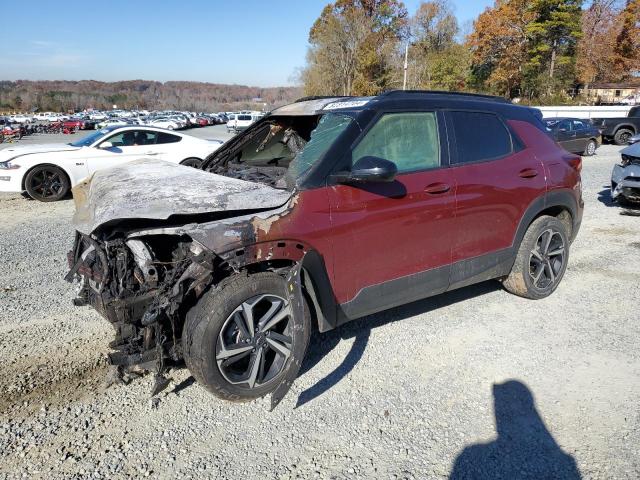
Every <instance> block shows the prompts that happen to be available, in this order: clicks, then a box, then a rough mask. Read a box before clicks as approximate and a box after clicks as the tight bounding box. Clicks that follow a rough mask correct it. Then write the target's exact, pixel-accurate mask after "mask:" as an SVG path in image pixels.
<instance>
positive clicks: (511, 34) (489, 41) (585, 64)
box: [301, 0, 640, 102]
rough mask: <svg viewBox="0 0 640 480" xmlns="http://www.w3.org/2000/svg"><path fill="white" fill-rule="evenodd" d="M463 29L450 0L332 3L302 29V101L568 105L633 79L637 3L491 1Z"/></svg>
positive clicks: (639, 43) (639, 36) (639, 54)
mask: <svg viewBox="0 0 640 480" xmlns="http://www.w3.org/2000/svg"><path fill="white" fill-rule="evenodd" d="M468 30H469V31H466V32H463V31H462V29H461V27H460V25H459V24H458V21H457V19H456V17H455V15H454V11H453V7H452V4H451V3H450V1H449V0H431V1H424V2H422V3H421V4H420V5H419V7H418V8H417V11H416V12H415V13H414V14H413V15H409V13H408V11H407V9H406V7H405V5H404V4H403V3H402V1H400V0H337V1H335V2H334V3H331V4H329V5H327V6H326V7H325V8H324V10H323V11H322V13H321V15H320V17H319V18H318V19H317V20H316V22H315V23H314V25H313V26H312V28H311V30H310V32H309V44H310V47H309V49H308V52H307V64H306V66H305V68H304V69H303V70H302V72H301V83H302V84H303V85H304V91H305V94H307V95H334V94H338V95H372V94H377V93H379V92H381V91H383V90H386V89H390V88H402V86H403V83H404V81H405V80H404V68H403V65H404V60H405V53H406V54H407V60H408V61H407V69H406V84H407V88H409V89H427V90H456V91H471V92H483V93H492V94H496V95H501V96H504V97H508V98H516V97H518V98H521V99H523V100H529V101H533V100H535V101H538V102H558V101H567V100H569V96H570V95H572V94H574V93H575V92H576V91H577V90H578V88H589V86H590V85H593V84H594V83H598V82H622V81H627V80H630V79H635V77H638V76H639V75H640V0H592V1H589V2H584V1H583V0H495V3H494V5H493V6H492V7H489V8H487V9H486V10H485V11H484V12H483V13H481V14H480V15H479V17H478V18H477V19H476V20H475V21H474V22H473V24H472V26H471V27H470V28H469V29H468Z"/></svg>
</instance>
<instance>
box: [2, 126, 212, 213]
mask: <svg viewBox="0 0 640 480" xmlns="http://www.w3.org/2000/svg"><path fill="white" fill-rule="evenodd" d="M221 144H222V141H220V140H202V139H199V138H195V137H192V136H190V135H185V134H183V133H178V132H172V131H168V130H165V129H162V128H154V127H141V126H138V125H130V126H126V127H122V126H111V127H107V128H103V129H101V130H97V131H95V132H93V133H91V134H89V135H87V136H86V137H84V138H81V139H79V140H77V141H75V142H72V143H68V144H48V145H30V146H27V145H24V146H17V147H10V148H6V149H4V150H0V192H23V191H26V192H27V194H28V195H29V196H30V197H31V198H33V199H35V200H40V201H42V202H52V201H55V200H60V199H61V198H63V197H64V196H65V195H67V193H68V192H69V190H70V189H71V188H72V187H74V186H75V185H77V184H78V183H80V182H81V181H82V180H84V179H85V178H87V177H89V176H90V175H92V174H93V173H94V172H95V171H96V170H100V169H103V168H109V167H115V166H117V165H121V164H123V163H126V162H129V161H132V160H136V159H138V158H144V157H152V158H158V159H161V160H166V161H169V162H174V163H180V164H182V165H188V166H191V167H197V166H199V165H200V163H202V161H203V160H204V159H205V158H206V157H207V156H208V155H210V154H211V153H212V152H214V151H215V150H217V149H218V147H219V146H220V145H221Z"/></svg>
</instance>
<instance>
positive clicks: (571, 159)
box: [562, 155, 582, 173]
mask: <svg viewBox="0 0 640 480" xmlns="http://www.w3.org/2000/svg"><path fill="white" fill-rule="evenodd" d="M562 158H563V159H564V160H566V161H567V163H568V164H569V165H571V167H572V168H573V169H574V170H575V171H576V172H578V173H580V172H581V171H582V157H581V156H580V155H563V156H562Z"/></svg>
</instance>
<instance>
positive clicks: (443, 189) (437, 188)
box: [424, 182, 451, 195]
mask: <svg viewBox="0 0 640 480" xmlns="http://www.w3.org/2000/svg"><path fill="white" fill-rule="evenodd" d="M449 190H451V186H450V185H447V184H446V183H440V182H438V183H432V184H431V185H427V186H426V187H425V189H424V191H425V192H427V193H429V194H431V195H438V194H441V193H447V192H448V191H449Z"/></svg>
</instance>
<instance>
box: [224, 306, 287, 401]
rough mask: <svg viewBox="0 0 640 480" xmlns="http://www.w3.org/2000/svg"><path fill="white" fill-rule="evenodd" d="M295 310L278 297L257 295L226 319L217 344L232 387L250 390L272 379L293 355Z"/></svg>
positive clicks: (225, 376) (226, 376) (225, 373)
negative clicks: (245, 387)
mask: <svg viewBox="0 0 640 480" xmlns="http://www.w3.org/2000/svg"><path fill="white" fill-rule="evenodd" d="M292 325H293V322H292V310H291V306H290V304H289V303H288V302H287V301H286V300H285V299H283V298H282V297H279V296H277V295H271V294H268V295H257V296H255V297H252V298H250V299H248V300H246V301H244V302H243V303H242V304H241V305H239V306H238V307H237V308H236V309H235V310H234V311H233V312H232V313H231V315H229V317H228V318H227V319H226V320H225V322H224V324H223V325H222V328H221V329H220V334H219V335H218V344H217V345H216V363H217V364H218V369H219V370H220V373H221V374H222V376H223V377H224V378H225V379H226V380H227V381H228V382H229V383H232V384H244V385H245V386H247V387H248V388H250V389H253V388H256V387H259V386H261V385H264V384H265V383H267V382H269V381H270V380H273V379H274V378H275V377H277V376H278V375H279V374H280V373H281V372H282V371H283V370H284V367H285V365H286V363H287V360H288V358H289V357H290V356H291V353H292V342H293V340H292V335H291V329H292Z"/></svg>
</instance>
